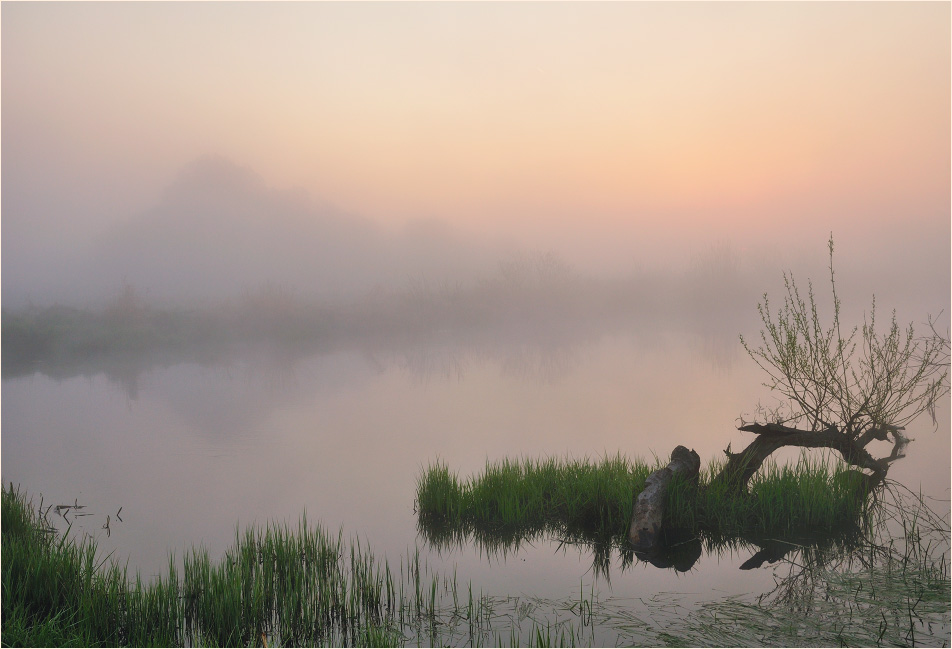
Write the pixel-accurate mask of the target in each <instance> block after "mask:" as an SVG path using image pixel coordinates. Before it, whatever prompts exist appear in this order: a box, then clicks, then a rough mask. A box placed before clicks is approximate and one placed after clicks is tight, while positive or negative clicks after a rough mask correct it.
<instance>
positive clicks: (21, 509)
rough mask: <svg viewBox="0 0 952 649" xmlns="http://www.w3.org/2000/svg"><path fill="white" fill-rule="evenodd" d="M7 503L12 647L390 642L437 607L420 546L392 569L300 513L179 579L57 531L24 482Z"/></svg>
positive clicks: (249, 535) (399, 640)
mask: <svg viewBox="0 0 952 649" xmlns="http://www.w3.org/2000/svg"><path fill="white" fill-rule="evenodd" d="M2 502H3V511H2V516H3V529H2V550H3V551H2V572H3V592H2V596H3V598H2V615H3V618H2V619H3V645H4V646H260V643H261V642H262V641H266V642H268V643H269V644H271V645H275V644H280V645H325V646H351V645H362V646H366V645H374V646H392V645H397V644H403V643H404V642H405V636H407V637H410V636H412V635H413V634H414V633H415V631H414V630H413V629H414V626H413V624H419V621H420V620H421V619H423V620H425V619H427V617H433V616H434V615H435V606H436V601H435V592H436V586H435V584H436V577H435V576H434V577H433V585H431V584H428V583H424V582H421V580H420V574H421V566H420V561H419V556H418V555H416V556H414V557H410V556H409V555H408V557H407V564H406V566H404V564H403V562H402V561H401V565H400V569H399V571H398V572H397V573H393V572H392V571H391V570H390V567H389V566H388V565H387V564H386V562H383V563H379V562H377V560H376V559H375V558H374V556H373V554H372V553H371V552H370V550H369V549H366V548H362V547H361V545H360V543H359V542H350V543H347V542H345V541H344V539H343V538H342V536H341V534H340V533H338V534H337V535H330V534H328V533H327V532H326V531H324V530H323V529H322V528H321V527H310V526H308V524H307V521H306V520H305V519H303V518H302V521H301V523H300V525H299V527H298V528H297V529H296V530H292V529H290V528H288V527H279V526H275V525H271V526H268V527H266V528H263V529H259V528H252V529H249V530H248V531H247V532H245V534H244V536H237V538H236V541H235V544H234V546H233V547H232V548H231V549H230V550H228V551H227V552H226V554H225V556H224V557H223V558H222V559H221V560H220V561H217V562H213V561H212V560H211V559H210V558H209V556H208V553H207V552H206V551H204V550H201V549H198V550H192V551H191V552H190V553H188V554H186V555H185V557H184V561H183V566H184V570H183V574H182V575H181V578H180V577H179V574H178V570H177V568H176V562H175V561H174V559H173V558H170V560H169V572H168V575H167V576H166V577H164V578H157V579H155V580H153V581H150V582H149V583H143V582H142V581H141V580H140V578H139V577H138V575H136V577H135V578H134V579H130V578H129V576H128V574H127V571H126V569H125V568H120V567H117V566H116V565H115V564H113V563H108V565H106V564H107V559H108V558H107V559H102V560H100V559H98V558H97V556H96V545H95V543H94V542H93V541H90V540H88V539H87V540H83V541H80V542H77V541H75V540H74V539H73V538H71V537H70V535H69V531H67V533H66V534H65V535H62V536H60V535H58V534H57V533H56V532H55V530H53V529H52V528H50V527H49V525H48V524H47V523H46V520H45V518H44V515H43V513H42V512H38V511H35V510H34V508H33V506H32V503H31V502H29V501H28V500H27V499H26V497H25V496H24V495H23V494H22V493H21V492H20V491H19V490H15V489H14V488H13V487H12V486H11V487H10V488H9V489H7V488H4V489H3V501H2ZM424 572H425V570H424ZM396 575H399V576H400V577H399V578H398V577H397V576H396ZM410 584H413V586H412V587H411V586H410ZM427 587H430V590H432V592H433V593H434V595H433V598H434V599H432V600H431V599H428V595H429V592H428V590H427ZM477 604H478V603H477ZM470 608H471V609H472V608H474V606H473V603H472V602H470ZM475 608H477V609H478V605H477V606H476V607H475Z"/></svg>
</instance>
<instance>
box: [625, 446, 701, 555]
mask: <svg viewBox="0 0 952 649" xmlns="http://www.w3.org/2000/svg"><path fill="white" fill-rule="evenodd" d="M700 470H701V458H700V457H699V456H698V454H697V453H695V452H694V451H693V450H691V451H689V450H688V449H687V448H685V447H683V446H678V447H676V448H675V449H674V450H673V451H672V452H671V461H670V462H669V463H668V466H666V467H665V468H663V469H658V470H657V471H655V472H654V473H652V474H651V475H649V476H648V479H647V480H645V488H644V490H643V491H642V492H641V493H640V494H638V497H637V498H636V499H635V506H634V508H633V511H632V514H631V528H630V529H629V531H628V540H629V541H631V544H632V545H633V546H634V547H635V549H636V550H638V551H640V552H647V551H650V550H653V549H656V548H657V547H658V546H659V545H660V541H661V524H662V519H663V518H664V505H665V493H666V491H667V487H668V483H669V482H671V479H672V478H674V476H675V475H682V476H684V477H686V478H688V479H693V480H697V477H698V473H699V472H700Z"/></svg>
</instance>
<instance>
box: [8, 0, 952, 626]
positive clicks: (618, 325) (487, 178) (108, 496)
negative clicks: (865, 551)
mask: <svg viewBox="0 0 952 649" xmlns="http://www.w3.org/2000/svg"><path fill="white" fill-rule="evenodd" d="M2 12H3V22H2V30H3V34H2V41H0V42H2V45H0V47H2V50H3V51H2V65H3V91H4V92H3V127H2V128H3V133H2V134H3V149H2V165H3V175H2V178H0V183H2V217H3V221H2V226H3V227H2V244H0V245H2V251H0V252H2V261H0V265H2V268H0V270H2V278H0V281H2V301H3V302H2V306H3V331H2V333H3V349H2V372H3V381H2V405H3V431H2V443H3V467H2V468H3V475H2V478H3V481H4V483H7V484H9V483H11V482H12V483H14V484H19V485H21V486H22V487H23V488H24V489H25V490H27V491H28V492H30V493H33V494H42V495H43V497H44V499H45V500H44V502H45V503H47V504H49V503H56V504H61V503H72V502H74V499H76V500H78V501H79V502H80V503H88V509H87V510H86V511H87V512H89V513H90V516H89V517H87V518H82V519H76V520H74V521H73V522H75V523H76V527H75V528H74V532H75V533H77V534H89V535H90V536H93V537H95V538H96V539H97V540H98V541H99V543H100V548H101V550H102V552H103V553H104V554H105V553H108V552H115V555H114V556H116V557H117V558H119V559H120V560H125V559H128V560H129V566H130V567H131V568H132V569H133V570H141V571H142V574H143V576H144V577H148V576H150V575H154V574H158V573H160V572H162V571H164V570H165V569H166V567H167V564H168V557H169V554H170V553H175V554H176V556H177V557H179V558H180V557H181V553H182V552H183V551H186V550H187V549H188V548H190V547H192V546H199V545H201V546H204V547H206V548H208V550H209V552H210V553H211V554H212V555H213V556H219V555H220V554H221V553H222V552H223V551H224V549H225V548H226V547H227V546H228V545H229V544H230V543H231V542H232V541H233V540H234V533H235V527H236V525H237V526H239V527H240V528H243V527H244V526H245V525H246V524H264V523H267V522H269V521H271V522H277V523H279V524H283V523H291V524H293V523H294V522H295V521H296V520H297V519H298V518H299V517H300V515H301V514H302V513H304V512H306V513H307V516H308V520H312V521H321V523H322V524H324V525H325V527H326V528H327V529H328V530H332V531H333V530H337V529H341V530H342V531H343V534H344V535H345V537H346V536H348V535H353V536H359V537H360V538H362V539H366V540H367V541H368V542H369V543H370V545H371V546H372V547H373V548H374V549H375V550H376V551H379V553H380V554H381V555H383V556H386V557H387V558H388V560H390V561H393V560H397V561H399V558H400V557H401V556H404V555H405V554H406V553H407V552H408V551H410V552H412V551H413V549H414V548H416V547H419V548H420V550H421V552H422V554H423V556H424V557H425V559H426V560H427V561H428V562H430V564H431V565H432V566H434V567H435V568H438V569H440V570H442V571H444V573H446V574H458V575H459V578H460V583H465V582H467V581H471V582H472V584H473V585H474V587H475V588H477V589H478V588H482V589H485V591H486V592H490V593H494V594H498V595H501V596H506V597H509V596H511V595H512V596H533V597H542V598H546V597H551V598H553V601H554V600H557V599H559V598H565V597H566V596H568V595H571V596H572V597H575V596H576V595H578V592H579V586H580V585H581V586H582V590H583V591H586V592H588V589H591V590H592V592H599V593H603V594H605V595H606V596H615V597H618V598H619V601H621V602H622V604H621V606H622V608H625V609H631V610H635V611H637V612H638V613H639V614H640V613H641V612H643V611H644V610H646V609H645V608H644V606H647V605H646V604H645V601H648V600H649V599H651V598H655V599H654V600H652V601H656V600H657V601H660V602H661V604H662V605H666V602H667V600H666V599H665V598H666V597H668V595H670V596H671V597H672V598H673V599H672V600H671V601H675V600H677V601H678V602H682V601H683V602H685V604H684V605H685V606H686V607H687V608H688V609H691V610H696V607H697V606H699V605H700V604H699V603H703V602H707V601H720V600H722V599H723V598H725V597H728V596H734V595H738V596H740V595H749V596H751V597H756V596H759V595H760V594H763V593H767V592H769V591H770V590H771V589H772V588H774V587H775V585H776V580H781V579H783V574H782V571H783V568H785V567H787V568H789V567H790V564H789V563H784V562H780V563H778V564H777V565H764V566H763V567H762V568H758V569H757V570H750V571H747V570H741V566H742V565H743V564H744V562H745V561H746V560H747V559H749V558H750V556H751V554H752V553H753V552H754V551H755V550H756V548H753V547H748V546H747V545H744V544H740V545H738V546H737V547H736V548H735V547H733V546H731V547H729V548H728V549H726V550H723V551H720V552H716V551H712V552H711V553H709V554H704V555H703V556H702V557H701V558H700V560H699V561H698V563H697V565H696V566H695V567H694V568H692V569H691V570H690V571H688V572H683V573H681V572H676V571H674V570H667V569H658V568H655V567H654V566H651V565H650V564H648V563H645V562H643V561H642V562H637V561H636V562H635V563H634V564H633V565H622V564H621V562H620V558H619V557H617V556H614V555H613V558H612V564H611V571H612V574H611V579H610V580H609V579H607V578H606V575H604V574H599V572H598V570H596V569H595V567H594V565H595V564H594V563H593V561H594V560H593V556H592V555H593V552H594V551H593V550H592V548H589V547H586V546H584V545H580V546H564V545H562V543H561V541H562V539H556V538H544V539H541V540H537V541H538V542H535V541H533V542H531V543H526V544H525V545H523V546H522V547H519V548H516V549H514V550H512V551H511V553H510V554H508V555H507V554H505V553H503V554H501V555H493V554H491V553H488V552H486V551H485V548H481V547H479V546H478V545H477V544H469V545H467V544H462V545H460V547H453V548H440V547H436V546H435V545H431V544H429V543H427V539H426V537H425V535H424V534H422V533H421V530H420V528H419V527H418V521H417V516H416V513H417V512H416V511H415V502H414V497H415V496H414V494H415V488H416V485H417V479H418V477H419V476H420V475H421V473H422V471H423V470H424V468H425V467H427V466H428V465H430V464H431V463H434V462H443V463H445V464H446V465H447V466H448V467H449V468H450V470H451V471H453V472H457V473H458V474H459V475H460V476H461V477H463V478H465V477H468V476H470V475H473V474H475V473H477V472H479V471H481V470H483V469H484V468H485V467H486V465H487V463H488V462H494V461H500V460H503V459H506V458H513V459H518V458H546V457H571V458H592V459H598V458H601V457H603V456H605V455H614V454H616V453H620V454H622V455H624V456H627V457H631V458H641V459H644V460H648V461H649V462H650V461H651V460H652V459H653V458H655V457H657V458H661V459H664V458H667V457H668V456H669V454H670V452H671V450H672V449H673V448H674V446H675V445H678V444H682V445H685V446H687V447H689V448H693V449H694V450H696V451H697V452H698V454H699V455H700V457H701V461H702V465H706V464H707V462H709V461H711V460H722V459H723V458H724V457H725V456H724V451H725V449H726V448H728V445H731V448H733V449H734V450H735V451H736V450H737V449H739V448H742V447H743V446H745V445H746V444H747V443H749V442H750V441H751V439H752V437H751V435H749V434H747V433H742V432H740V431H738V430H737V427H738V425H740V423H741V421H749V420H751V419H753V418H756V417H761V418H762V417H763V413H764V412H766V411H768V410H770V409H771V408H776V407H777V406H778V399H777V397H776V395H775V394H773V393H771V392H770V391H769V390H768V389H767V388H765V387H764V385H763V383H764V381H765V379H766V377H765V376H764V374H763V372H762V371H761V370H760V369H759V368H758V367H757V366H756V364H755V363H754V362H753V361H752V360H751V358H750V357H749V356H748V355H747V353H746V352H745V351H744V349H743V347H742V345H741V343H740V339H739V336H740V335H743V336H744V338H745V340H748V341H753V342H754V343H755V344H756V342H757V341H758V340H759V335H760V334H759V332H760V330H761V328H762V322H761V319H760V316H759V314H758V304H762V303H763V301H764V296H765V294H766V295H767V296H768V298H769V302H770V309H771V312H775V311H776V309H777V308H778V307H780V306H781V304H782V302H783V298H784V295H785V275H784V273H791V274H792V276H793V277H795V278H796V282H797V285H798V286H799V287H800V289H801V291H802V292H803V293H804V295H805V294H806V293H807V292H808V291H809V290H811V289H812V291H813V292H814V294H815V295H816V298H817V306H818V310H819V316H820V320H821V321H823V322H829V320H830V317H831V315H832V312H833V296H832V291H831V282H830V279H831V268H830V254H829V250H828V247H827V246H828V241H829V240H830V238H831V237H832V239H833V241H834V246H835V251H834V254H833V265H834V268H833V270H834V272H835V288H836V296H837V298H838V299H839V300H840V302H841V306H842V314H841V317H842V321H843V323H844V327H848V328H852V327H853V326H856V327H860V328H861V327H862V326H863V325H864V323H867V322H869V321H870V318H871V314H872V305H873V296H874V295H875V308H876V322H877V326H878V327H880V329H879V330H880V331H882V330H883V329H884V328H886V327H887V326H888V322H889V320H890V317H891V316H892V313H893V310H894V309H895V313H896V319H897V321H898V322H899V324H900V325H901V326H902V325H905V324H906V323H912V324H914V325H915V327H916V331H917V333H919V334H924V333H926V332H927V331H928V324H927V323H928V322H930V318H931V322H932V323H933V324H934V326H935V327H936V329H937V330H938V332H939V333H940V334H945V333H946V332H947V331H948V329H949V326H950V324H949V323H950V312H952V299H950V296H952V273H950V268H952V252H950V251H952V244H950V241H952V221H950V214H952V199H950V196H952V180H950V175H949V158H950V149H949V143H950V141H952V139H950V124H949V120H948V115H949V114H950V111H952V109H950V105H949V101H950V100H949V97H950V92H949V88H950V78H952V76H950V70H952V65H950V59H949V56H948V52H949V46H950V34H949V29H948V24H949V17H950V16H949V13H950V9H949V6H948V5H947V4H942V3H908V4H903V3H845V4H844V3H765V4H756V3H754V4H730V3H728V4H720V3H714V4H706V3H699V4H692V3H688V4H682V3H676V4H671V5H668V4H667V3H591V4H586V3H564V4H563V3H556V4H546V3H541V4H535V3H486V4H483V3H461V4H455V5H454V4H442V3H432V4H431V3H422V4H417V3H383V4H375V3H369V4H368V3H238V4H229V3H222V4H219V3H77V4H72V3H65V4H64V3H4V5H3V7H2ZM949 405H950V403H949V399H948V397H946V398H945V400H944V401H943V402H942V403H940V404H939V407H938V409H937V412H936V420H935V423H933V422H932V421H931V420H929V418H928V417H922V418H920V419H919V420H917V421H916V422H914V425H911V426H910V428H909V430H907V431H906V433H907V435H908V436H909V437H911V438H913V440H914V441H913V442H912V443H911V444H910V445H909V447H908V451H907V456H906V457H905V458H904V459H902V460H900V461H897V462H896V463H895V465H894V466H893V468H891V469H890V472H889V477H890V478H891V479H894V480H896V481H897V482H898V483H901V484H902V485H904V486H905V487H908V488H909V489H910V490H912V491H913V492H917V491H919V490H920V489H921V492H922V493H923V494H924V495H925V496H926V497H928V498H930V499H934V500H930V502H931V503H933V504H934V505H935V507H936V509H937V511H938V512H939V514H943V515H946V516H948V514H949V499H950V483H949V457H950V453H952V449H950V443H952V442H950V439H952V438H950V435H949V426H950V424H949ZM876 444H878V442H874V443H873V446H875V445H876ZM883 444H885V443H883ZM877 448H878V447H877ZM788 450H789V449H788ZM885 452H886V453H888V449H887V450H886V451H885ZM875 454H876V453H874V455H875ZM814 455H816V454H814ZM798 456H799V449H797V450H796V451H795V452H794V451H792V450H791V451H790V452H779V453H777V456H776V457H778V458H779V459H780V460H781V461H790V462H793V461H796V460H797V457H798ZM120 507H121V508H122V518H123V521H121V522H119V523H117V522H116V520H115V518H113V520H112V527H111V528H109V529H108V531H107V529H106V528H105V527H103V526H102V524H103V522H106V520H108V519H105V517H106V516H107V515H114V514H115V513H116V511H117V510H118V508H120ZM55 523H56V524H57V525H58V526H60V528H61V529H65V528H66V527H67V526H68V525H69V521H67V520H66V519H65V518H62V519H57V520H56V521H55ZM616 549H617V548H616ZM675 594H677V595H676V596H675ZM659 598H660V599H659ZM636 600H637V601H638V602H640V604H635V603H634V602H635V601H636ZM678 606H680V604H678ZM669 610H678V611H681V609H677V608H675V609H669ZM550 613H552V614H554V615H556V616H558V615H559V614H560V613H559V609H556V610H555V611H554V613H553V612H550ZM658 620H659V624H660V626H659V627H658V628H664V629H667V628H669V626H671V625H675V624H678V623H679V615H670V614H669V615H668V617H666V618H664V619H663V620H662V619H661V618H658ZM602 631H605V629H602V630H601V631H600V632H602ZM606 633H607V631H606ZM618 637H626V636H613V635H611V634H610V633H609V634H607V635H604V636H598V638H599V640H604V642H605V643H607V644H613V643H615V642H616V641H618ZM625 642H628V643H629V644H631V643H632V642H631V641H630V640H626V641H625ZM634 643H635V644H637V643H638V642H637V641H635V642H634Z"/></svg>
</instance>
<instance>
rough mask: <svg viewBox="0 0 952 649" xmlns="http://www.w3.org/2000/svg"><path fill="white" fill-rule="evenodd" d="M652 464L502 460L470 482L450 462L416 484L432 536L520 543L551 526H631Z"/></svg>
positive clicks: (597, 529) (596, 530)
mask: <svg viewBox="0 0 952 649" xmlns="http://www.w3.org/2000/svg"><path fill="white" fill-rule="evenodd" d="M651 471H652V468H651V467H649V466H648V465H646V464H639V463H633V462H631V461H629V460H628V459H627V458H624V457H622V456H621V455H616V456H615V457H605V458H604V459H602V460H601V462H599V463H597V464H593V463H591V462H589V461H587V460H561V459H555V458H548V459H544V460H533V459H525V460H522V461H516V460H508V459H506V460H503V461H501V462H498V463H495V464H487V465H486V469H485V471H484V472H483V473H482V474H481V475H479V476H476V477H474V478H472V479H470V480H468V481H465V482H464V481H461V480H460V479H459V478H458V477H457V476H456V475H454V474H451V473H450V471H449V469H448V468H447V466H446V465H445V464H442V463H437V464H435V465H433V466H431V467H430V468H429V469H428V470H427V471H426V472H425V473H424V474H423V476H422V477H421V478H420V479H419V480H418V483H417V497H416V506H417V513H418V516H419V521H420V524H421V528H422V529H423V531H424V533H425V534H426V535H427V536H428V537H429V538H430V539H431V540H433V541H437V542H441V541H452V540H455V539H458V538H459V537H460V535H461V534H462V535H464V536H465V535H466V534H467V533H469V532H474V533H476V534H477V535H479V536H481V537H482V538H483V540H485V541H486V542H490V543H491V542H492V541H493V540H494V539H497V540H499V541H501V542H503V543H509V542H517V541H518V540H519V539H524V538H527V537H531V536H532V535H533V534H534V533H536V532H539V531H542V530H546V531H552V532H557V533H563V534H565V535H571V534H573V533H574V532H583V533H584V532H585V531H586V530H588V531H591V532H592V533H593V534H595V535H598V534H600V533H607V534H608V535H609V536H611V535H614V534H616V533H618V531H619V530H621V529H624V530H625V531H627V526H628V524H629V523H630V518H631V508H632V502H633V495H634V492H635V491H636V490H637V491H640V490H641V489H643V488H644V483H645V480H646V479H647V477H648V475H649V474H650V473H651Z"/></svg>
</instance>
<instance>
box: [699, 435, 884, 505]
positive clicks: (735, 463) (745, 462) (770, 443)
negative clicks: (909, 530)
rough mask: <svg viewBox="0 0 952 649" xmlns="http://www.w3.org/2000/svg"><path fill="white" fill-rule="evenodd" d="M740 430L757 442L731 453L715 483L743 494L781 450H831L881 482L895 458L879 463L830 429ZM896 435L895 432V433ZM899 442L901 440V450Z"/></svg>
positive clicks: (882, 460)
mask: <svg viewBox="0 0 952 649" xmlns="http://www.w3.org/2000/svg"><path fill="white" fill-rule="evenodd" d="M737 430H742V431H745V432H748V433H755V434H756V435H757V438H756V439H755V440H754V441H752V442H751V443H750V444H748V446H747V448H745V449H744V450H743V451H741V452H740V453H731V452H730V450H729V449H728V450H727V451H725V453H726V454H727V464H726V465H725V466H724V468H723V469H722V470H721V472H720V473H719V474H718V476H717V477H716V478H715V482H727V483H728V484H729V485H730V486H731V487H732V488H734V489H737V490H741V489H744V488H745V487H746V486H747V482H748V481H749V480H750V479H751V477H753V475H754V474H755V473H757V471H758V470H759V469H760V467H761V465H762V464H763V463H764V461H765V460H766V459H767V458H768V457H769V456H770V455H771V454H772V453H773V452H774V451H776V450H777V449H778V448H781V447H784V446H799V447H801V448H829V449H833V450H835V451H837V452H839V454H840V455H842V456H843V459H844V460H846V461H847V462H848V463H849V464H852V465H853V466H856V467H859V468H861V469H868V470H870V471H872V475H871V478H872V479H873V480H875V481H881V480H882V479H883V478H884V477H885V476H886V471H887V470H888V468H889V462H891V461H892V459H895V458H883V459H876V458H874V457H873V456H872V455H870V454H869V452H867V451H866V449H865V448H864V447H863V446H864V445H865V443H868V442H869V441H870V440H864V444H861V443H859V442H858V441H857V440H855V439H853V438H851V437H850V436H848V435H846V434H845V433H843V432H841V431H840V430H838V429H837V428H836V427H835V426H829V427H828V428H826V429H824V430H800V429H798V428H790V427H789V426H782V425H780V424H748V425H746V426H741V427H740V428H738V429H737ZM893 434H894V435H896V433H895V432H893ZM898 446H899V438H898V437H897V448H898Z"/></svg>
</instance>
